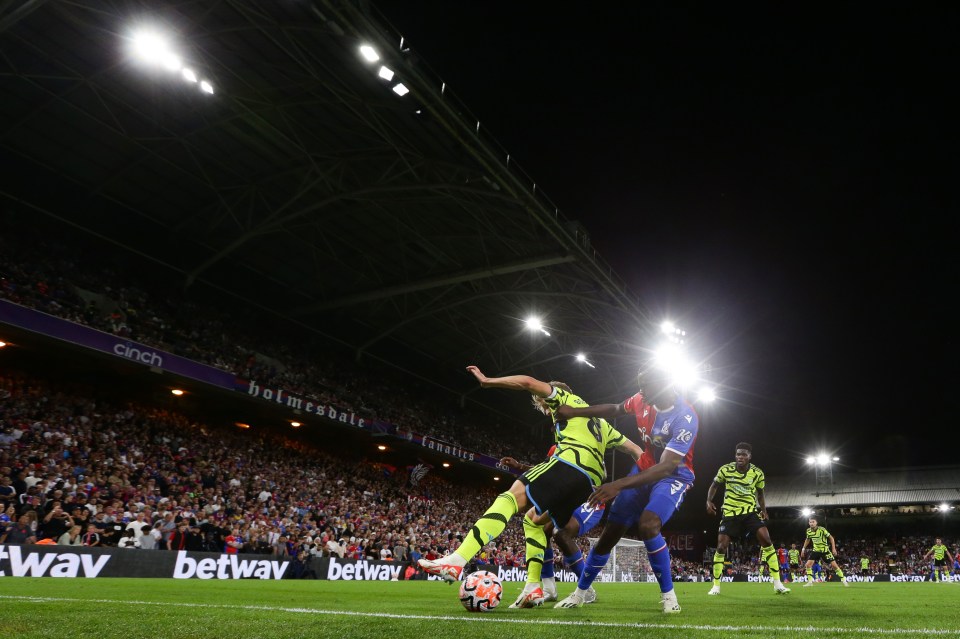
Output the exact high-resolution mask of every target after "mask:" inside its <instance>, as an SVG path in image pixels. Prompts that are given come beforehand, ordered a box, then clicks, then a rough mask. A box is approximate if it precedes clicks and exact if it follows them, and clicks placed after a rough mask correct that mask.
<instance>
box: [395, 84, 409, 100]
mask: <svg viewBox="0 0 960 639" xmlns="http://www.w3.org/2000/svg"><path fill="white" fill-rule="evenodd" d="M393 92H394V93H396V94H397V95H399V96H401V97H402V96H405V95H406V94H408V93H410V89H408V88H407V87H406V86H404V84H403V82H400V83H399V84H395V85H394V87H393Z"/></svg>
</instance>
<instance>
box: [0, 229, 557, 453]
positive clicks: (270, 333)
mask: <svg viewBox="0 0 960 639" xmlns="http://www.w3.org/2000/svg"><path fill="white" fill-rule="evenodd" d="M20 233H21V235H20V236H18V235H17V234H16V233H14V232H10V233H7V232H5V233H4V234H3V235H0V299H7V300H10V301H12V302H15V303H17V304H20V305H23V306H28V307H30V308H34V309H37V310H40V311H43V312H44V313H48V314H50V315H55V316H58V317H61V318H64V319H68V320H70V321H73V322H77V323H80V324H84V325H86V326H89V327H91V328H95V329H98V330H101V331H105V332H108V333H111V334H114V335H117V336H118V337H122V338H124V339H130V340H132V341H136V342H140V343H143V344H146V345H148V346H151V347H153V348H157V349H160V350H163V351H166V352H170V353H174V354H177V355H180V356H183V357H186V358H189V359H191V360H194V361H197V362H200V363H203V364H207V365H209V366H213V367H216V368H219V369H221V370H224V371H227V372H230V373H232V374H233V375H235V376H236V377H239V378H241V379H246V380H254V381H256V383H257V384H258V385H259V386H261V387H271V388H283V389H284V390H285V391H286V392H288V393H293V394H296V395H300V396H302V397H305V398H309V399H312V400H313V401H315V402H317V403H318V404H322V405H332V406H336V407H338V408H341V409H347V410H350V411H353V412H355V413H357V414H359V415H365V416H369V417H375V418H377V419H380V420H382V421H385V422H389V423H391V424H394V425H395V426H397V427H398V428H400V429H402V430H406V431H413V432H417V433H421V434H424V435H428V436H430V437H432V438H434V439H441V440H444V441H447V442H450V443H452V444H456V445H458V446H460V447H461V448H466V449H468V450H473V451H476V452H480V453H484V454H488V455H491V456H493V457H497V458H499V457H502V456H505V455H510V456H512V457H516V458H528V459H538V458H539V457H540V456H542V455H543V451H545V450H546V449H547V447H548V446H549V439H550V435H549V429H548V428H546V427H544V428H543V429H542V431H538V429H537V428H536V426H533V432H530V430H529V429H528V430H526V432H524V433H522V434H521V433H519V432H518V429H517V427H516V426H517V425H516V424H515V423H508V424H505V423H503V420H502V418H501V417H500V416H499V415H498V414H496V413H493V412H488V411H483V410H482V409H479V408H476V407H472V406H469V405H468V406H466V407H464V406H460V403H459V400H458V398H457V397H456V396H454V395H453V394H452V393H444V392H438V391H437V390H436V389H433V388H426V387H423V386H421V385H420V384H419V383H418V382H417V381H415V380H413V379H411V378H410V377H409V376H401V375H400V374H399V373H396V374H395V375H392V374H391V371H390V370H389V369H386V368H385V367H382V366H376V367H374V366H368V365H365V364H364V363H363V362H357V361H356V360H355V359H354V358H352V357H349V356H348V355H347V354H346V353H339V352H338V351H337V350H336V349H334V348H331V347H330V345H329V344H325V343H322V342H321V341H320V340H319V338H318V337H317V336H316V335H315V334H310V333H308V332H306V331H304V330H299V329H297V328H296V327H295V326H293V325H290V326H289V327H287V329H289V330H286V329H285V330H282V331H277V330H276V326H277V323H278V322H282V320H279V319H277V318H263V317H262V313H258V311H257V310H256V309H253V308H250V309H241V308H238V307H236V306H231V308H229V311H226V310H224V309H223V308H221V307H218V306H217V305H216V304H211V303H210V302H208V301H207V302H201V303H197V302H195V301H193V300H192V299H191V298H190V297H189V296H187V295H186V294H185V293H184V292H183V290H182V289H169V288H165V287H164V285H163V284H162V283H156V284H152V285H147V284H145V283H144V282H145V280H144V279H142V278H140V279H137V280H136V281H133V280H131V279H129V278H128V277H126V274H128V273H131V272H137V268H136V267H135V266H134V265H132V264H130V265H127V264H124V263H122V262H120V261H117V260H121V259H123V258H121V257H116V258H110V259H108V258H106V257H104V258H101V261H98V259H97V256H96V255H90V254H89V253H88V254H85V255H79V254H78V251H77V249H75V248H72V247H69V246H65V245H62V244H59V243H57V242H56V240H54V239H53V238H51V237H44V236H33V235H30V234H29V232H28V231H26V230H21V231H20ZM81 259H82V267H81V266H80V262H81ZM131 259H132V258H131ZM145 288H150V291H149V292H148V291H147V290H145ZM238 316H242V317H243V318H244V322H243V323H238V322H237V321H236V318H237V317H238ZM258 326H271V329H270V330H258V329H257V327H258ZM277 335H281V336H283V337H282V338H277ZM278 340H279V341H278ZM284 340H287V341H284ZM467 363H469V362H465V364H467ZM536 421H537V420H536V418H533V417H532V416H531V419H530V420H529V421H528V423H529V424H536ZM520 431H524V429H520ZM531 435H532V436H531Z"/></svg>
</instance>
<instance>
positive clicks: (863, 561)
mask: <svg viewBox="0 0 960 639" xmlns="http://www.w3.org/2000/svg"><path fill="white" fill-rule="evenodd" d="M860 574H861V575H869V574H870V558H869V557H867V553H863V555H861V557H860Z"/></svg>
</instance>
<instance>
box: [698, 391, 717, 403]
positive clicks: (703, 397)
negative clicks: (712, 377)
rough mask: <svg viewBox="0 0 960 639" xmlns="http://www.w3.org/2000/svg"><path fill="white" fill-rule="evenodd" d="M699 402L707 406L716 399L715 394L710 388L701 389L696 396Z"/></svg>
mask: <svg viewBox="0 0 960 639" xmlns="http://www.w3.org/2000/svg"><path fill="white" fill-rule="evenodd" d="M697 397H698V398H699V399H700V401H701V402H704V403H707V404H709V403H710V402H712V401H714V400H715V399H717V394H716V393H715V392H714V390H713V389H712V388H701V389H700V393H699V394H698V395H697Z"/></svg>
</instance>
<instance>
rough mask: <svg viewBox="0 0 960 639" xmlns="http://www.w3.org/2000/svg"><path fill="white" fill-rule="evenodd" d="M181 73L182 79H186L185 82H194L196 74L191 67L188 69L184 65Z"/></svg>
mask: <svg viewBox="0 0 960 639" xmlns="http://www.w3.org/2000/svg"><path fill="white" fill-rule="evenodd" d="M182 73H183V79H184V80H186V81H187V82H193V83H196V81H197V74H196V72H195V71H194V70H193V69H188V68H186V67H184V68H183V72H182Z"/></svg>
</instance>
